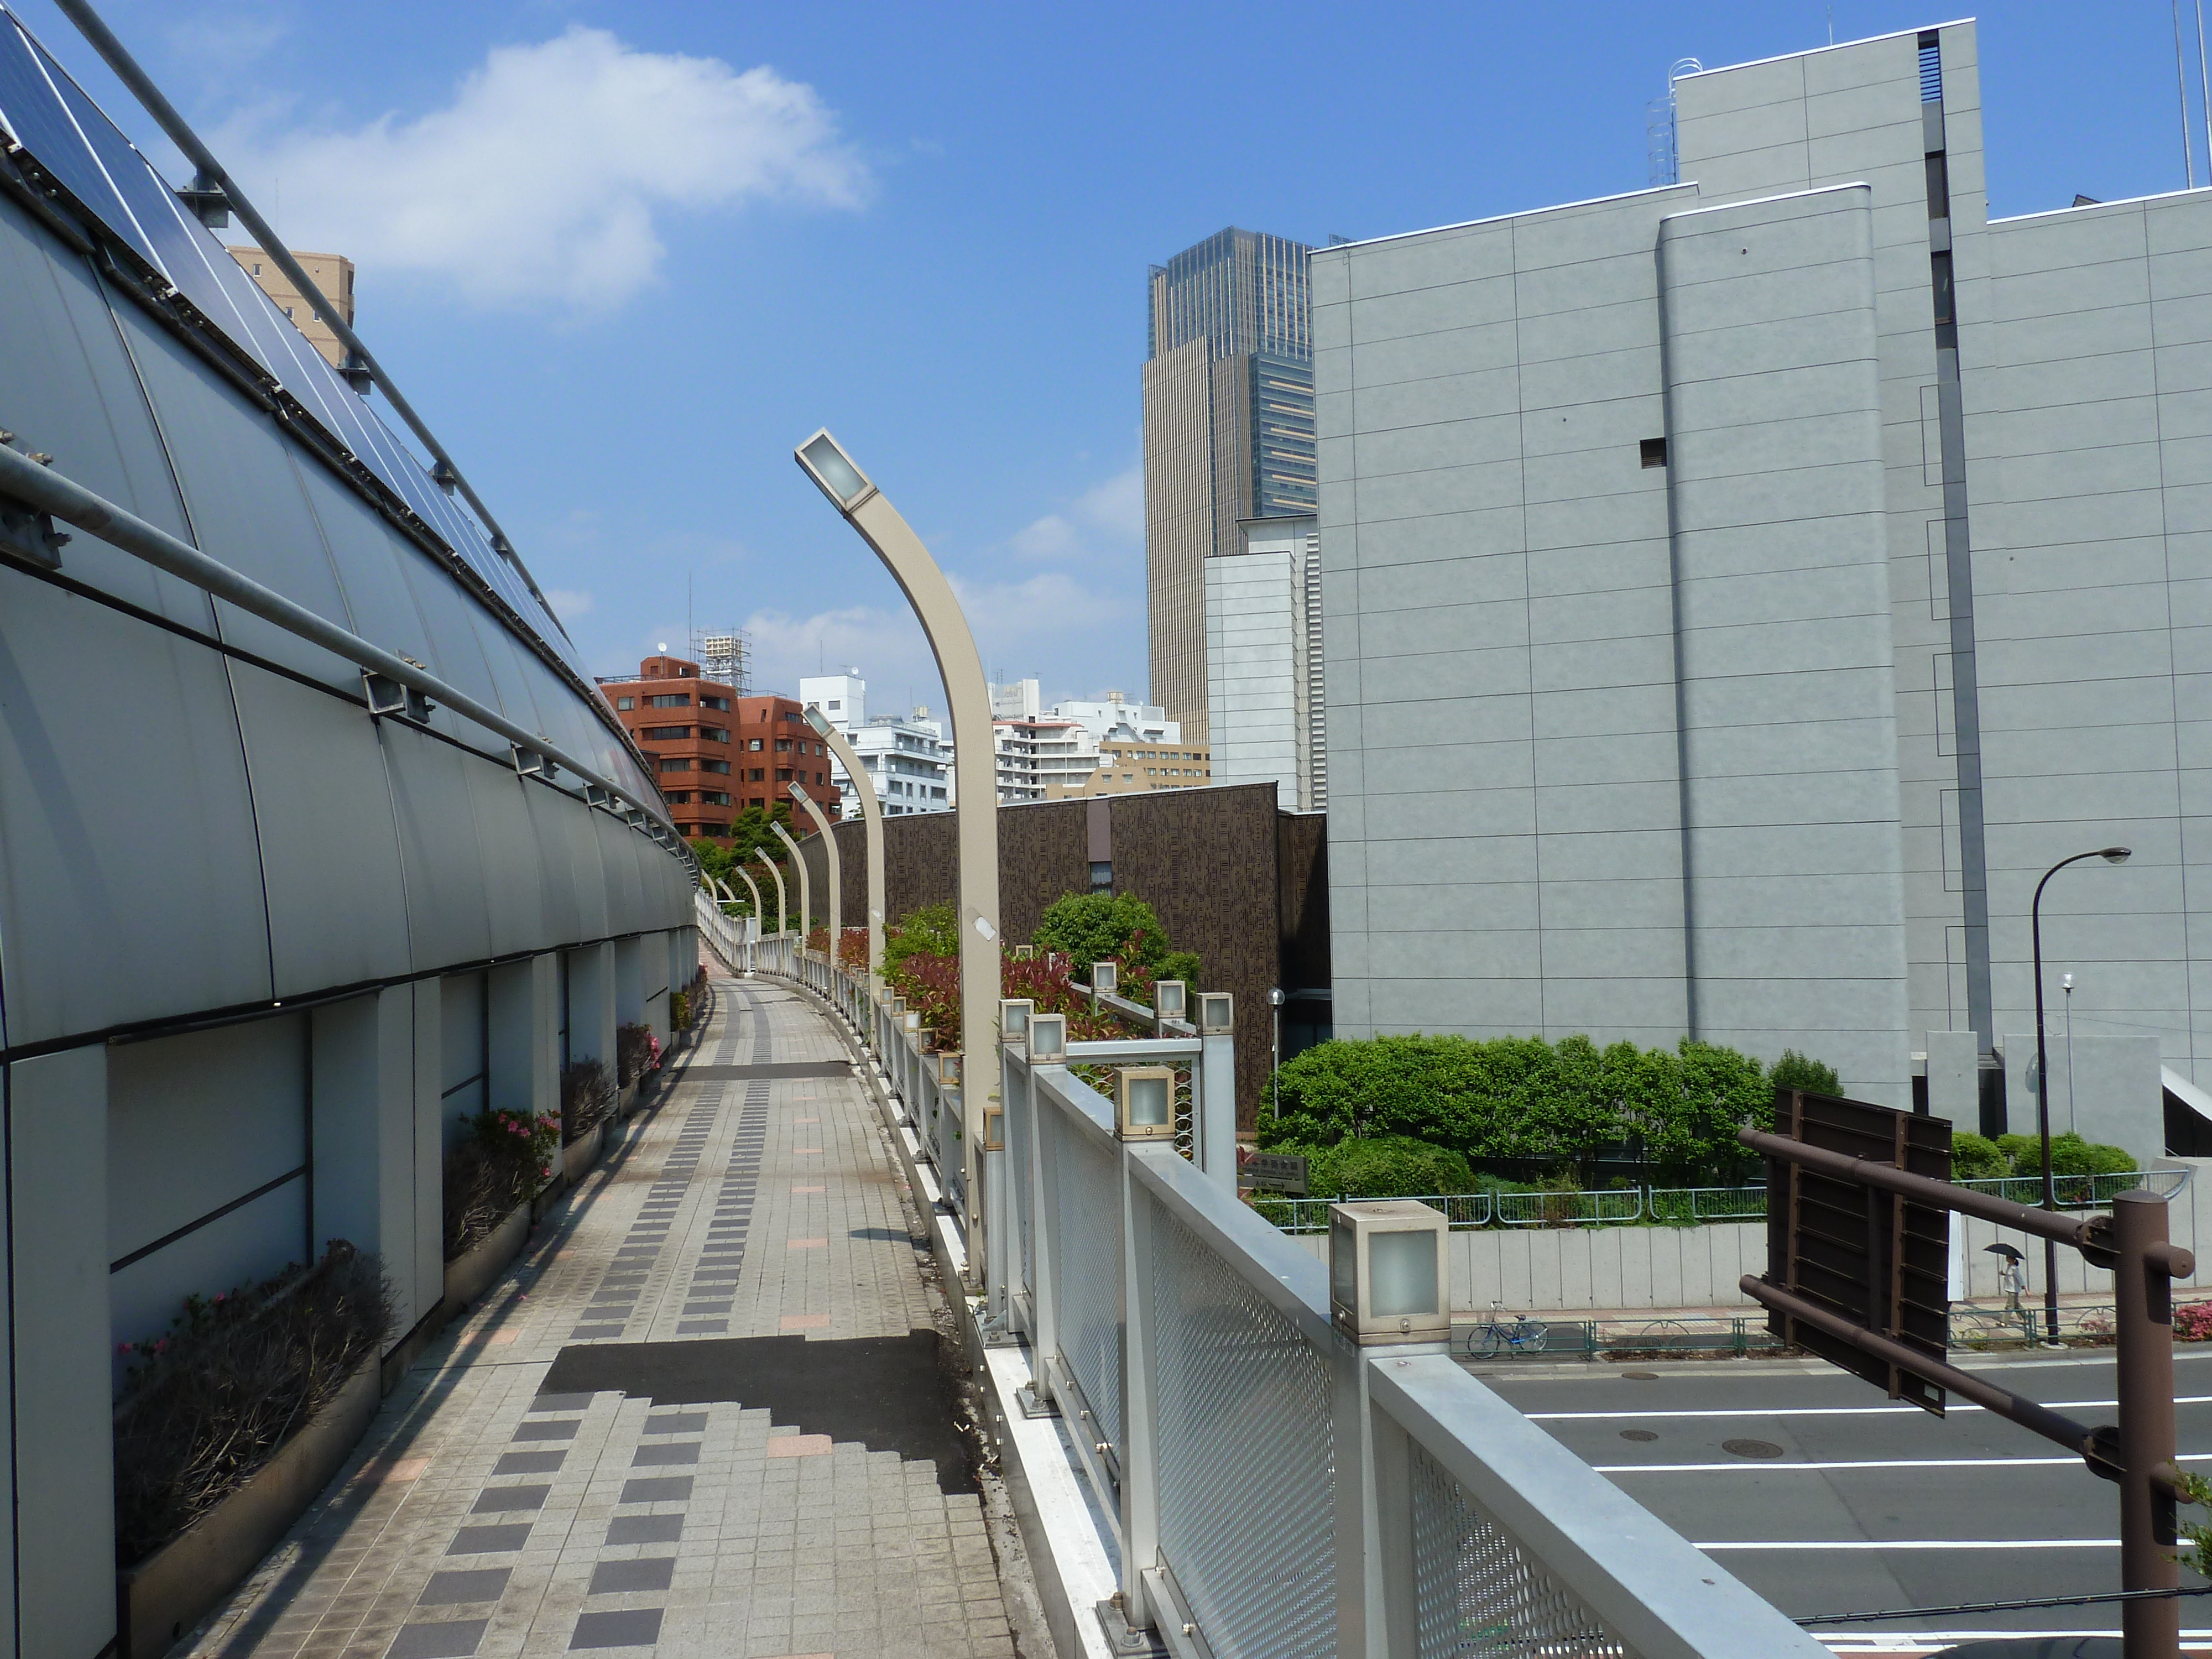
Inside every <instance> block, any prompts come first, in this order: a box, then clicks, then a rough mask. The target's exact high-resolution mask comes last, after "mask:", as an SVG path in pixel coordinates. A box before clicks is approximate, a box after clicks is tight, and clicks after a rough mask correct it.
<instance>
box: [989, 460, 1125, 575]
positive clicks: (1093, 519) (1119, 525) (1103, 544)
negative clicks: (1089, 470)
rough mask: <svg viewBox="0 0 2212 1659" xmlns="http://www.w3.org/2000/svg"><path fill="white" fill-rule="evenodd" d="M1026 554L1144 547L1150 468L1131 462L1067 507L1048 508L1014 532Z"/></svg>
mask: <svg viewBox="0 0 2212 1659" xmlns="http://www.w3.org/2000/svg"><path fill="white" fill-rule="evenodd" d="M1144 544H1145V470H1144V468H1143V467H1141V466H1133V467H1130V468H1129V469H1128V470H1127V471H1123V472H1117V473H1115V475H1114V476H1113V477H1110V478H1109V479H1107V480H1106V481H1105V482H1104V483H1099V484H1094V485H1093V486H1092V487H1091V489H1086V490H1085V491H1084V492H1083V494H1082V495H1079V496H1077V497H1076V499H1075V500H1074V501H1073V503H1071V504H1070V505H1069V507H1068V508H1067V510H1066V512H1065V513H1046V514H1045V515H1044V516H1043V517H1042V518H1041V519H1036V520H1032V521H1031V522H1030V523H1029V524H1027V525H1025V526H1023V527H1022V528H1021V529H1020V530H1018V531H1017V532H1014V534H1013V536H1012V538H1010V539H1009V541H1008V545H1009V546H1010V547H1012V549H1013V550H1014V551H1015V552H1016V553H1017V554H1018V555H1020V556H1022V557H1023V558H1025V559H1038V560H1045V559H1078V558H1084V557H1088V556H1111V555H1115V554H1125V553H1128V552H1131V551H1141V550H1142V549H1143V547H1144Z"/></svg>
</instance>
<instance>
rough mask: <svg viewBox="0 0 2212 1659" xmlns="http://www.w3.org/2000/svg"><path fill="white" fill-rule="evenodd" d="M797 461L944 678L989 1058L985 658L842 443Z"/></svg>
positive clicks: (976, 1031)
mask: <svg viewBox="0 0 2212 1659" xmlns="http://www.w3.org/2000/svg"><path fill="white" fill-rule="evenodd" d="M793 459H796V460H797V461H798V463H799V468H800V470H801V471H804V472H805V474H806V476H807V477H810V478H811V479H812V480H813V481H814V483H815V485H816V487H817V489H820V490H821V491H822V493H823V495H826V496H828V497H829V501H830V504H831V505H832V506H834V507H836V509H837V510H838V512H840V513H842V514H844V517H845V521H846V522H847V523H848V524H849V525H851V526H853V528H854V530H855V531H856V532H859V534H860V539H861V540H863V541H865V542H866V543H867V544H868V545H869V547H870V548H872V550H874V552H875V555H876V556H877V557H878V558H879V559H881V560H882V561H883V562H884V568H885V569H887V570H889V571H890V574H891V576H892V579H893V580H896V582H897V583H898V585H899V587H900V589H901V591H902V592H904V593H905V595H906V598H907V603H908V605H911V606H913V608H914V613H915V617H917V618H918V619H919V620H920V622H921V627H922V632H923V633H925V634H926V635H928V637H929V648H930V651H931V652H932V653H933V655H934V656H935V657H936V659H937V671H938V673H939V676H940V677H941V678H943V680H944V682H945V707H946V709H947V712H948V713H949V714H951V720H952V745H953V762H952V765H953V780H954V787H955V791H956V793H957V797H958V799H957V800H956V802H955V803H954V808H953V811H954V813H955V815H956V817H957V820H958V824H957V829H958V835H959V845H960V868H959V882H960V1027H961V1047H962V1048H963V1049H964V1050H965V1051H966V1052H967V1053H969V1054H987V1053H988V1052H989V1051H990V1048H991V1045H992V1043H993V1042H994V1025H995V1024H996V1021H997V1018H998V1012H999V995H1000V978H999V952H1000V940H999V778H998V755H997V750H996V748H995V746H994V742H993V738H992V731H991V691H990V687H989V686H988V684H986V682H985V681H984V678H983V659H982V658H981V655H980V654H978V653H977V652H976V649H975V635H973V634H971V633H970V632H969V629H968V619H967V617H965V616H964V615H963V613H962V611H961V609H960V601H959V600H958V599H957V598H956V597H955V596H954V594H953V592H952V585H951V583H950V582H948V581H946V580H945V573H944V572H943V571H942V570H940V569H939V568H938V567H937V561H936V560H935V559H933V558H932V557H931V556H930V553H929V550H928V549H927V547H925V546H924V545H923V544H922V541H921V537H919V536H917V535H915V533H914V531H913V529H912V527H911V526H908V523H907V521H906V520H904V519H903V518H902V517H901V516H900V515H899V512H898V509H897V508H896V507H893V506H892V505H891V504H890V501H889V499H888V498H886V497H885V496H884V494H883V492H882V491H880V490H879V489H877V488H876V486H875V485H874V484H873V483H871V482H869V480H868V478H867V476H866V474H865V473H863V472H862V471H860V468H859V467H857V466H855V465H854V464H853V460H852V458H851V457H850V456H848V454H846V453H845V452H844V450H843V449H842V447H839V445H838V442H837V441H836V439H835V438H833V437H831V436H830V435H829V433H828V431H826V430H824V431H821V432H817V433H816V434H815V435H813V436H812V437H811V438H809V439H808V440H807V441H805V443H803V444H801V445H800V446H799V448H798V449H797V451H795V452H794V455H793ZM986 1093H987V1091H985V1090H983V1089H980V1088H974V1089H963V1090H962V1091H961V1158H960V1168H961V1181H962V1199H963V1208H964V1209H965V1211H966V1212H967V1215H968V1218H969V1236H968V1260H969V1272H970V1273H971V1274H972V1275H974V1276H975V1280H976V1282H977V1283H982V1282H986V1281H985V1280H984V1279H983V1277H982V1275H983V1274H984V1273H985V1272H986V1271H987V1262H986V1260H985V1257H986V1254H987V1251H988V1250H990V1249H993V1248H994V1246H995V1241H994V1240H987V1239H985V1238H984V1237H982V1232H983V1229H982V1226H981V1221H980V1218H981V1206H980V1205H979V1204H977V1203H976V1202H975V1195H976V1194H977V1192H978V1191H979V1190H980V1185H979V1183H980V1178H981V1167H982V1166H981V1147H982V1144H983V1105H984V1099H985V1096H986Z"/></svg>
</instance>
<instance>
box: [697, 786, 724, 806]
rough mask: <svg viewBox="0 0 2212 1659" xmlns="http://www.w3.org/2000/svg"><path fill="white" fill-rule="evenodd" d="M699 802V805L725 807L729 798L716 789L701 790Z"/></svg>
mask: <svg viewBox="0 0 2212 1659" xmlns="http://www.w3.org/2000/svg"><path fill="white" fill-rule="evenodd" d="M699 800H700V803H701V805H706V806H727V805H729V804H730V798H729V796H727V795H726V794H724V793H722V792H721V791H720V790H717V789H702V790H701V791H700V792H699Z"/></svg>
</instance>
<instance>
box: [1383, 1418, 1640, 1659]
mask: <svg viewBox="0 0 2212 1659" xmlns="http://www.w3.org/2000/svg"><path fill="white" fill-rule="evenodd" d="M1412 1450H1413V1460H1412V1466H1413V1601H1414V1607H1415V1609H1416V1617H1417V1620H1418V1635H1419V1655H1420V1659H1537V1656H1541V1659H1639V1656H1638V1654H1637V1652H1636V1650H1634V1649H1632V1648H1631V1647H1630V1646H1629V1645H1628V1644H1626V1643H1625V1642H1623V1641H1621V1640H1620V1638H1618V1637H1616V1636H1614V1635H1613V1634H1612V1633H1611V1632H1608V1631H1607V1629H1606V1628H1605V1626H1603V1625H1601V1624H1600V1623H1599V1622H1598V1618H1597V1615H1596V1614H1595V1613H1592V1612H1591V1611H1590V1610H1589V1608H1588V1607H1584V1606H1583V1603H1582V1602H1581V1601H1580V1600H1578V1599H1577V1597H1576V1596H1574V1595H1572V1594H1571V1593H1570V1592H1568V1591H1567V1590H1565V1589H1562V1588H1561V1587H1560V1586H1559V1583H1557V1582H1556V1581H1555V1580H1553V1577H1552V1576H1551V1575H1550V1574H1549V1573H1547V1571H1545V1570H1544V1569H1543V1567H1542V1566H1541V1565H1540V1564H1539V1563H1538V1562H1537V1561H1536V1559H1534V1557H1533V1556H1531V1555H1529V1554H1528V1553H1527V1552H1526V1551H1524V1550H1523V1549H1522V1547H1521V1546H1520V1545H1519V1544H1517V1543H1516V1542H1515V1541H1514V1540H1513V1538H1512V1537H1511V1536H1510V1534H1507V1533H1506V1532H1505V1531H1504V1529H1503V1528H1500V1527H1499V1526H1498V1524H1497V1523H1496V1522H1495V1521H1493V1520H1492V1518H1491V1516H1489V1515H1488V1514H1487V1513H1486V1512H1485V1511H1484V1510H1483V1509H1482V1508H1481V1507H1480V1505H1479V1504H1476V1503H1475V1502H1474V1500H1473V1499H1472V1498H1469V1497H1468V1494H1467V1492H1466V1491H1465V1489H1464V1488H1462V1486H1460V1484H1459V1482H1457V1481H1456V1480H1453V1479H1452V1478H1451V1476H1450V1474H1449V1473H1447V1472H1446V1470H1445V1469H1444V1468H1443V1465H1442V1464H1440V1463H1438V1462H1437V1461H1436V1460H1435V1459H1434V1458H1432V1457H1431V1456H1430V1455H1428V1454H1427V1453H1426V1452H1425V1451H1424V1450H1422V1449H1421V1448H1420V1446H1419V1444H1418V1443H1416V1444H1415V1445H1414V1446H1413V1449H1412Z"/></svg>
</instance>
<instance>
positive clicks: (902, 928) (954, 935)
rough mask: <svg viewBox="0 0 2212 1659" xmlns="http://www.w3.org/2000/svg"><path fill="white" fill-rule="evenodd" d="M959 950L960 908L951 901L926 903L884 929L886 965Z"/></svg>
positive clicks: (890, 965) (939, 955) (889, 966)
mask: <svg viewBox="0 0 2212 1659" xmlns="http://www.w3.org/2000/svg"><path fill="white" fill-rule="evenodd" d="M959 954H960V912H959V911H958V910H957V909H956V908H954V907H953V906H951V905H950V904H926V905H924V906H923V907H922V908H921V909H919V910H915V911H911V912H909V913H908V914H907V915H904V916H902V917H901V918H900V919H899V920H898V921H895V922H893V923H892V924H891V925H890V927H886V928H885V929H884V967H885V968H886V969H890V968H896V967H897V966H898V964H899V963H902V962H904V961H905V960H906V959H907V958H908V957H912V956H931V957H957V956H958V955H959Z"/></svg>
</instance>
